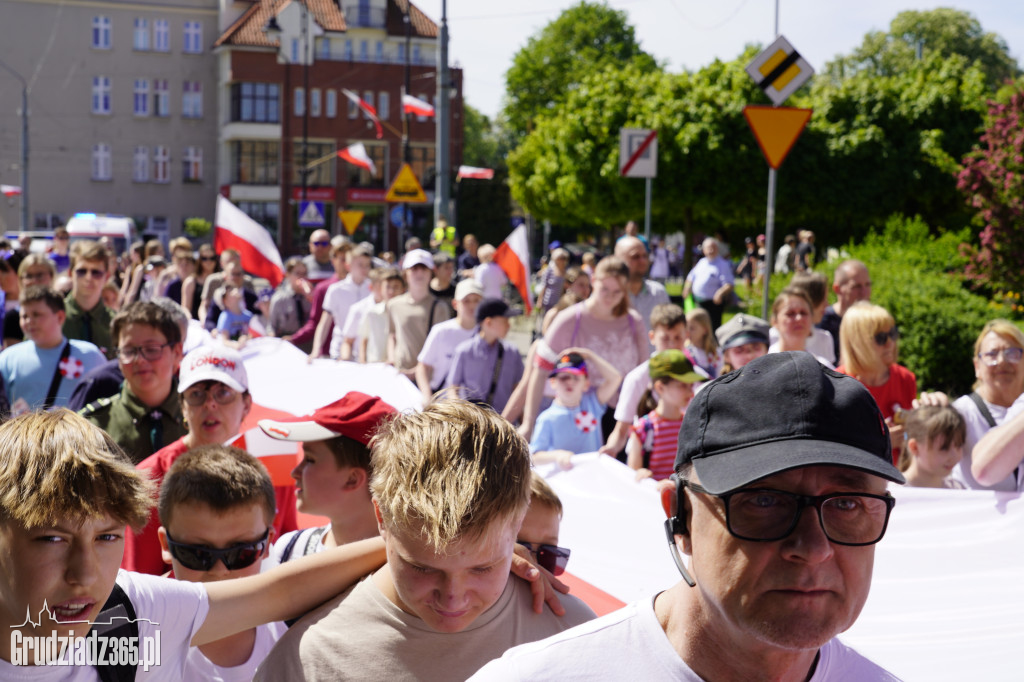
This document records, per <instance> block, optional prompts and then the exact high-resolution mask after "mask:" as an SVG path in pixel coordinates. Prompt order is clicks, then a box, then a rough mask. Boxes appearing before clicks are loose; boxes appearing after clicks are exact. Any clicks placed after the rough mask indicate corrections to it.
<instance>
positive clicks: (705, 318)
mask: <svg viewBox="0 0 1024 682" xmlns="http://www.w3.org/2000/svg"><path fill="white" fill-rule="evenodd" d="M686 332H687V334H688V335H689V338H688V339H687V340H686V345H685V346H684V347H683V352H684V353H686V357H688V358H689V359H690V362H692V363H693V366H694V367H700V368H701V369H702V370H704V372H705V373H706V374H707V375H708V377H710V378H712V379H715V378H717V377H718V375H719V374H721V372H722V365H723V364H724V362H725V360H724V359H723V358H722V351H720V350H718V342H717V341H716V340H715V335H714V334H712V333H711V316H710V315H708V311H706V310H704V309H703V308H694V309H693V310H691V311H690V312H688V313H686Z"/></svg>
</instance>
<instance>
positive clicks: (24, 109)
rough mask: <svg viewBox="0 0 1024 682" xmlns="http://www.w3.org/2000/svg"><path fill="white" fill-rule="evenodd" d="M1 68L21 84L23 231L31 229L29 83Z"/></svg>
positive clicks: (7, 67)
mask: <svg viewBox="0 0 1024 682" xmlns="http://www.w3.org/2000/svg"><path fill="white" fill-rule="evenodd" d="M0 67H3V69H4V70H5V71H7V72H8V73H9V74H11V75H12V76H14V77H15V78H17V79H18V82H20V83H21V197H20V198H21V229H22V230H27V229H29V227H30V223H29V222H28V83H26V82H25V79H24V78H22V77H21V74H19V73H18V72H17V71H15V70H14V69H12V68H11V67H9V66H7V65H6V64H4V63H3V62H0Z"/></svg>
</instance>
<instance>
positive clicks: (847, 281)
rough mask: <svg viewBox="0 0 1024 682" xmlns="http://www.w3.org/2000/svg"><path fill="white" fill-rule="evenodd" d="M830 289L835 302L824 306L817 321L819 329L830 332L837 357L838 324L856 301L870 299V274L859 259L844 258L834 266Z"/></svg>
mask: <svg viewBox="0 0 1024 682" xmlns="http://www.w3.org/2000/svg"><path fill="white" fill-rule="evenodd" d="M832 291H834V292H835V294H836V302H835V303H833V304H832V305H830V306H829V307H827V308H825V314H824V315H822V317H821V322H819V323H818V325H817V326H818V328H819V329H824V330H825V331H827V332H829V333H830V334H832V343H834V344H835V348H836V357H837V358H838V357H839V324H840V323H841V322H842V321H843V315H845V314H846V311H847V310H849V309H850V306H852V305H853V304H854V303H856V302H857V301H870V300H871V275H869V274H868V266H866V265H864V264H863V263H861V262H860V261H859V260H845V261H843V262H842V263H840V264H839V267H837V268H836V272H835V274H834V275H833V277H832Z"/></svg>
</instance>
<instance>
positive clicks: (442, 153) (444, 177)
mask: <svg viewBox="0 0 1024 682" xmlns="http://www.w3.org/2000/svg"><path fill="white" fill-rule="evenodd" d="M437 51H438V56H437V58H438V62H439V63H438V65H437V103H436V106H435V109H434V111H435V113H436V114H437V152H436V155H437V179H436V180H435V185H434V187H435V193H436V196H435V198H434V223H435V224H436V223H437V220H439V219H440V218H445V219H446V220H447V221H448V222H449V223H454V222H455V220H454V218H453V217H452V216H450V215H448V213H449V205H450V198H451V197H450V192H451V182H452V179H451V170H450V161H449V158H448V150H449V146H448V138H449V127H450V118H449V116H448V112H449V107H450V105H451V103H450V100H449V99H448V97H449V91H450V90H451V84H450V83H449V82H448V80H449V78H450V76H449V73H448V2H447V0H441V34H440V36H438V50H437Z"/></svg>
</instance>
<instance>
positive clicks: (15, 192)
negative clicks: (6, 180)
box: [0, 185, 21, 197]
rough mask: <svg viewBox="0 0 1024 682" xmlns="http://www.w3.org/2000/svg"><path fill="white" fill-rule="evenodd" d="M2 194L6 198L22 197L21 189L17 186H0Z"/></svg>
mask: <svg viewBox="0 0 1024 682" xmlns="http://www.w3.org/2000/svg"><path fill="white" fill-rule="evenodd" d="M0 194H3V195H4V196H5V197H17V196H21V188H20V187H18V186H17V185H0Z"/></svg>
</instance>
